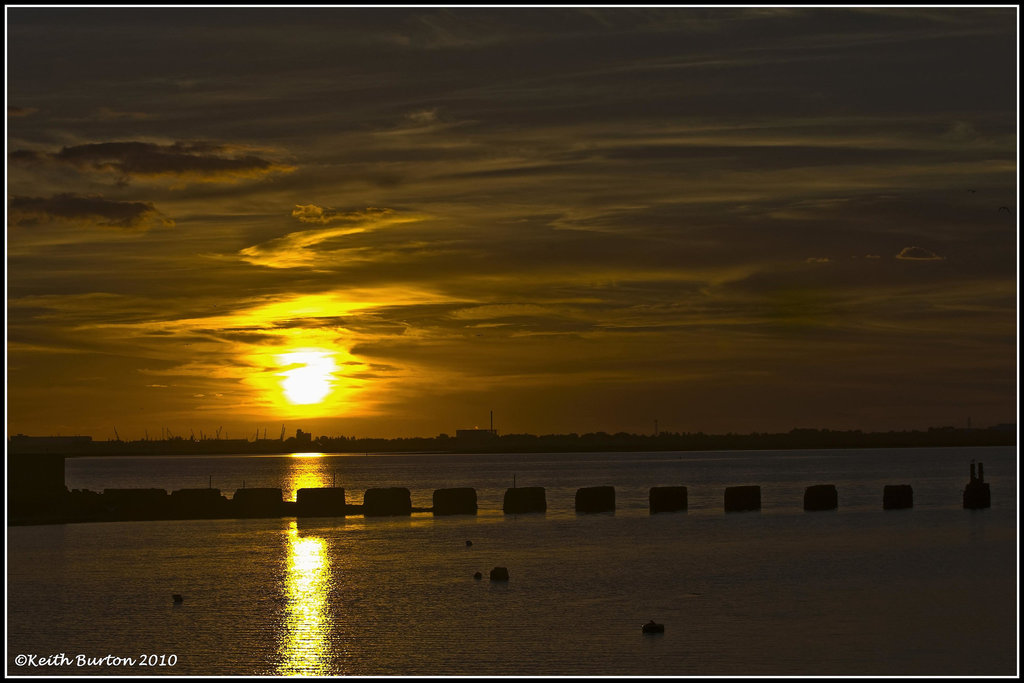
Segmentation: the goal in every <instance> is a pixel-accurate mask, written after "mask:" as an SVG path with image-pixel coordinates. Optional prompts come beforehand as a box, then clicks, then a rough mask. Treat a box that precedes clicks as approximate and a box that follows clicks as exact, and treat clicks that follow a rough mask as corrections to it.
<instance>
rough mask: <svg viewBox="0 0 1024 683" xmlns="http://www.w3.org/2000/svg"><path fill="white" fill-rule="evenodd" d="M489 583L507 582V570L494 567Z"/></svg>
mask: <svg viewBox="0 0 1024 683" xmlns="http://www.w3.org/2000/svg"><path fill="white" fill-rule="evenodd" d="M491 581H508V569H507V568H505V567H495V568H494V569H492V570H491Z"/></svg>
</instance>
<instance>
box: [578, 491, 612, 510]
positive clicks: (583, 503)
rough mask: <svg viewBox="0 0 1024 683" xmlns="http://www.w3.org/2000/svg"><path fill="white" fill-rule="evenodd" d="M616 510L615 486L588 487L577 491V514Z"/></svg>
mask: <svg viewBox="0 0 1024 683" xmlns="http://www.w3.org/2000/svg"><path fill="white" fill-rule="evenodd" d="M614 509H615V487H614V486H586V487H584V488H581V489H576V512H609V511H611V510H614Z"/></svg>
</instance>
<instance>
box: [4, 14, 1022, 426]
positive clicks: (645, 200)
mask: <svg viewBox="0 0 1024 683" xmlns="http://www.w3.org/2000/svg"><path fill="white" fill-rule="evenodd" d="M1018 14H1019V13H1018V8H1017V7H1015V6H1004V7H988V8H976V7H961V8H955V7H931V8H929V7H910V8H885V7H882V8H877V7H876V8H866V7H848V8H842V9H832V8H775V7H756V8H694V7H676V8H666V7H646V8H593V7H572V8H570V7H563V8H557V7H536V8H526V7H512V8H495V7H484V8H458V7H448V8H446V7H430V8H428V7H411V8H387V7H378V8H353V7H306V8H298V7H282V8H273V7H248V8H241V7H239V8H212V7H178V8H155V7H148V8H147V7H136V8H124V7H109V8H100V7H94V8H75V7H65V8H56V7H36V8H31V7H17V6H15V7H10V6H8V7H7V9H6V15H7V36H6V38H7V137H6V140H7V225H6V287H7V301H6V304H7V306H6V315H7V319H6V333H7V339H6V342H7V346H6V351H7V358H6V360H7V382H6V389H7V396H6V398H7V427H8V434H15V433H24V434H31V435H54V434H62V435H71V434H87V435H91V436H93V437H94V438H96V439H108V438H114V437H115V435H116V436H117V437H119V438H121V439H138V438H143V437H144V436H146V435H148V436H149V438H156V437H159V436H162V435H167V434H172V435H175V436H184V437H185V438H189V437H190V436H191V435H194V436H195V437H197V438H199V437H200V436H211V435H214V434H220V436H221V437H228V438H242V437H246V438H249V439H252V438H255V436H257V435H258V436H259V437H260V438H263V436H264V434H266V436H267V437H268V438H278V437H279V436H280V434H281V432H282V430H286V431H287V432H288V433H289V434H293V433H294V431H295V430H296V429H303V430H305V431H310V432H312V433H313V434H314V435H328V436H356V437H388V438H390V437H406V436H436V435H438V434H440V433H447V434H454V433H455V430H456V429H465V428H473V427H480V428H487V427H489V426H490V413H491V411H493V414H494V428H495V429H497V430H498V432H499V433H524V432H526V433H534V434H548V433H570V432H577V433H581V434H582V433H586V432H596V431H606V432H609V433H615V432H620V431H625V432H631V433H638V434H640V433H652V432H653V431H654V430H655V425H656V424H657V427H658V429H660V431H673V432H698V431H703V432H707V433H727V432H734V433H748V432H765V431H767V432H780V431H788V430H790V429H792V428H821V429H840V430H847V429H862V430H865V431H888V430H890V429H896V430H902V429H927V428H929V427H933V426H946V425H951V426H959V427H964V426H967V424H968V421H969V420H970V421H971V424H972V425H973V426H974V427H986V426H991V425H995V424H999V423H1007V422H1015V421H1016V415H1017V367H1016V357H1017V345H1018V338H1017V329H1018V326H1017V312H1018V303H1017V302H1018V300H1017V251H1018V218H1017V210H1018V207H1017V204H1016V198H1017V187H1018V186H1017V97H1018V94H1017V71H1016V64H1017V23H1018Z"/></svg>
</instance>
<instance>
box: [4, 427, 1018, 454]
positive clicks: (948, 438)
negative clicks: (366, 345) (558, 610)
mask: <svg viewBox="0 0 1024 683" xmlns="http://www.w3.org/2000/svg"><path fill="white" fill-rule="evenodd" d="M1016 432H1017V430H1016V425H1000V426H998V427H992V428H988V429H957V428H953V427H940V428H931V429H929V430H927V431H901V432H894V431H890V432H860V431H833V430H822V429H794V430H791V431H789V432H784V433H777V434H767V433H764V434H760V433H754V434H703V433H689V434H678V433H670V432H664V433H660V434H652V435H644V434H627V433H623V432H620V433H618V434H608V433H605V432H595V433H588V434H575V433H573V434H548V435H543V436H537V435H533V434H505V435H498V434H496V433H495V432H493V431H491V430H479V433H475V432H469V433H468V434H467V432H460V435H459V436H457V437H450V436H448V435H446V434H442V435H440V436H437V437H412V438H396V439H375V438H365V439H356V438H347V437H327V436H321V437H318V438H316V439H314V438H312V436H311V435H310V434H308V433H301V432H300V433H301V434H302V436H303V437H304V438H296V437H290V438H287V439H272V440H271V439H259V440H256V441H248V440H246V439H203V440H197V439H184V438H181V437H175V438H171V439H162V440H142V441H93V440H92V437H88V436H71V437H33V436H25V435H21V434H19V435H16V436H12V437H11V438H10V439H8V453H9V454H13V455H22V454H24V455H28V454H33V453H50V454H59V455H64V456H66V457H87V456H120V455H124V456H143V455H161V456H179V455H180V456H189V455H239V456H246V455H287V454H291V453H305V452H309V453H324V454H352V455H357V454H370V453H374V454H448V453H453V454H457V453H466V454H472V453H480V454H483V453H585V452H622V453H631V452H658V451H722V450H736V451H770V450H803V449H822V450H829V449H851V448H921V447H958V446H960V447H965V446H1015V445H1016V443H1017V433H1016Z"/></svg>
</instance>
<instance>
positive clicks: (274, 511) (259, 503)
mask: <svg viewBox="0 0 1024 683" xmlns="http://www.w3.org/2000/svg"><path fill="white" fill-rule="evenodd" d="M231 506H232V508H234V512H235V514H237V515H242V516H243V517H276V516H278V515H281V513H282V512H283V511H284V497H283V496H282V494H281V489H276V488H256V489H238V490H237V491H235V496H234V497H233V498H232V499H231Z"/></svg>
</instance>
